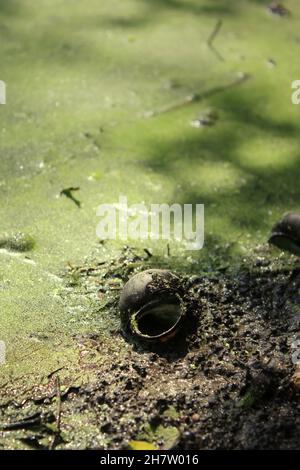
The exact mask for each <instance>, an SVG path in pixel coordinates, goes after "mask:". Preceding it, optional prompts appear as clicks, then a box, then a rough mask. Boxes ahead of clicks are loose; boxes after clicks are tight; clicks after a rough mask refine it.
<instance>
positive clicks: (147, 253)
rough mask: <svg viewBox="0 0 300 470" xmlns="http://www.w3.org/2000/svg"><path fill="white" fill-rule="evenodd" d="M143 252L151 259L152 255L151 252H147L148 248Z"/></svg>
mask: <svg viewBox="0 0 300 470" xmlns="http://www.w3.org/2000/svg"><path fill="white" fill-rule="evenodd" d="M144 252H145V253H146V255H147V256H148V258H152V256H153V255H152V253H151V251H149V250H148V248H144Z"/></svg>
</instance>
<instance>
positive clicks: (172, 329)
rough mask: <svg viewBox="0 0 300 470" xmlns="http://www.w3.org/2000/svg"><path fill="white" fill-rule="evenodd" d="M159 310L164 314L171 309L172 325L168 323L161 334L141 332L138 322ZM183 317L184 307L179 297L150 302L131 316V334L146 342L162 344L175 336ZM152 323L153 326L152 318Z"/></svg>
mask: <svg viewBox="0 0 300 470" xmlns="http://www.w3.org/2000/svg"><path fill="white" fill-rule="evenodd" d="M159 309H161V311H162V312H163V311H165V312H166V311H167V309H169V310H170V311H171V310H172V309H173V316H175V318H174V322H173V324H171V323H169V325H168V327H167V329H165V330H163V331H162V332H161V333H158V334H147V332H143V331H141V329H140V327H139V322H140V321H141V320H142V319H143V318H145V317H147V316H148V315H149V316H151V314H152V315H153V316H154V314H153V312H155V311H156V312H158V313H159ZM174 314H175V315H174ZM184 316H185V309H184V305H183V303H182V302H181V299H180V298H179V297H175V296H174V297H169V298H166V299H164V300H158V299H156V300H153V301H151V302H148V303H147V304H146V305H144V306H143V307H142V308H141V309H140V310H138V311H137V312H136V313H134V314H133V315H132V316H131V320H130V328H131V331H132V333H133V334H134V335H136V336H137V337H139V338H141V339H144V340H148V341H157V340H158V341H163V342H164V341H167V340H169V339H171V338H172V337H173V336H175V335H176V333H177V329H178V327H179V326H180V324H181V322H182V320H183V318H184ZM171 321H172V318H171ZM153 323H154V326H155V318H153Z"/></svg>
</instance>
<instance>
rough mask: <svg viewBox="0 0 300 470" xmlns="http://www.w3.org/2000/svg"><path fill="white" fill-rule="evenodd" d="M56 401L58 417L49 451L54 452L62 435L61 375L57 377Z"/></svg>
mask: <svg viewBox="0 0 300 470" xmlns="http://www.w3.org/2000/svg"><path fill="white" fill-rule="evenodd" d="M55 384H56V399H57V415H56V429H55V434H54V436H53V439H52V442H51V443H50V446H49V449H50V450H53V449H54V448H55V446H56V445H57V443H58V440H59V437H60V433H61V392H60V378H59V375H58V376H57V377H56V381H55Z"/></svg>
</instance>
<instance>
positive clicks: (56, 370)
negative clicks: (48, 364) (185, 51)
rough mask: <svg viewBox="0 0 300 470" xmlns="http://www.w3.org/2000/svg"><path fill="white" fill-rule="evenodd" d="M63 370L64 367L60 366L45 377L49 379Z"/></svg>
mask: <svg viewBox="0 0 300 470" xmlns="http://www.w3.org/2000/svg"><path fill="white" fill-rule="evenodd" d="M64 368H65V366H62V367H59V368H58V369H55V370H53V371H52V372H50V373H49V374H48V375H47V379H51V377H53V375H55V374H57V372H59V371H61V370H62V369H64Z"/></svg>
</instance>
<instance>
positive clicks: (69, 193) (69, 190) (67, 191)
mask: <svg viewBox="0 0 300 470" xmlns="http://www.w3.org/2000/svg"><path fill="white" fill-rule="evenodd" d="M79 190H80V188H79V187H78V186H77V187H73V186H71V187H70V188H65V189H62V190H61V192H60V193H59V195H60V196H66V197H67V198H69V199H71V201H73V202H74V204H76V206H77V207H81V202H80V201H79V200H78V199H76V197H75V196H74V195H73V191H79Z"/></svg>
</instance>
